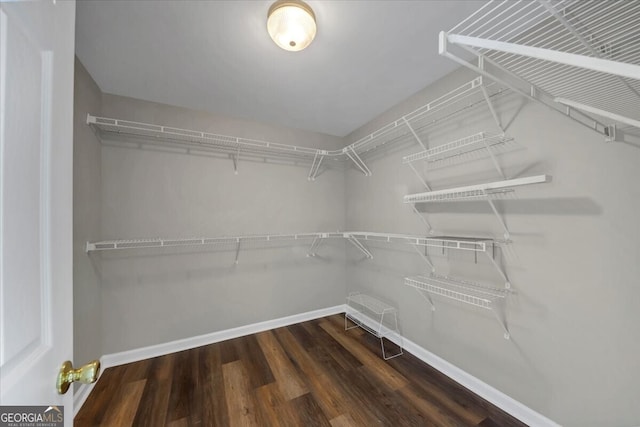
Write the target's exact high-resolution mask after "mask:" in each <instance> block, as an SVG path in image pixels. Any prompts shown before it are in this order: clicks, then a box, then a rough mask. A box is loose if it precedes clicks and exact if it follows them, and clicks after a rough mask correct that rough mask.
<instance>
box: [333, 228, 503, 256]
mask: <svg viewBox="0 0 640 427" xmlns="http://www.w3.org/2000/svg"><path fill="white" fill-rule="evenodd" d="M347 235H348V236H352V237H355V238H357V239H359V240H363V241H372V242H383V243H401V244H409V245H414V246H428V247H436V248H444V249H455V250H463V251H474V252H486V251H488V249H489V248H490V247H491V246H492V245H493V244H494V243H495V241H494V240H493V239H487V238H476V237H453V236H430V237H424V236H412V235H407V234H390V233H375V232H367V231H359V232H349V233H345V236H347Z"/></svg>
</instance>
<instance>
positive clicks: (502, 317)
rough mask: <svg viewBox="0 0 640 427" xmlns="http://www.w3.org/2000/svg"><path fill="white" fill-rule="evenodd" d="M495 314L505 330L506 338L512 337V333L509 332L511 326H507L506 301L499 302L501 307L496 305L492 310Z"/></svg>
mask: <svg viewBox="0 0 640 427" xmlns="http://www.w3.org/2000/svg"><path fill="white" fill-rule="evenodd" d="M491 311H492V312H493V314H494V315H495V317H496V319H497V320H498V323H500V326H502V330H503V331H504V335H503V337H504V339H505V340H508V339H511V334H510V333H509V328H507V316H506V314H505V309H504V303H501V304H499V307H494V308H492V310H491Z"/></svg>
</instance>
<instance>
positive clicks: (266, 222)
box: [97, 94, 346, 353]
mask: <svg viewBox="0 0 640 427" xmlns="http://www.w3.org/2000/svg"><path fill="white" fill-rule="evenodd" d="M102 111H103V114H104V116H106V117H115V118H124V119H128V120H137V121H142V122H150V123H158V124H164V125H168V126H175V127H181V128H189V129H198V130H204V131H210V132H215V133H219V134H227V135H234V136H241V137H245V138H254V139H262V140H267V141H277V142H280V143H285V144H295V145H303V146H313V147H326V148H327V149H334V148H337V147H340V146H341V144H342V140H341V139H339V138H335V137H330V136H326V135H321V134H317V133H311V132H303V131H299V130H294V129H287V128H282V127H276V126H271V125H267V124H261V123H255V122H250V121H243V120H234V119H229V118H225V117H221V116H218V115H213V114H209V113H202V112H196V111H191V110H186V109H182V108H177V107H170V106H166V105H160V104H155V103H150V102H145V101H140V100H135V99H131V98H124V97H119V96H113V95H107V94H105V95H104V96H103V105H102ZM308 169H309V168H308V167H307V166H302V167H300V166H294V165H274V164H265V163H260V162H251V161H243V160H242V157H241V160H240V163H239V173H238V174H237V175H235V174H234V171H233V163H232V161H231V160H229V159H220V158H214V157H210V156H202V155H189V154H179V153H175V152H167V151H163V150H150V149H146V148H143V149H140V148H135V147H134V148H131V146H128V147H124V146H118V145H117V144H113V145H103V149H102V236H103V238H105V239H119V238H136V237H158V236H160V237H192V236H229V235H231V236H233V235H247V234H277V233H292V232H313V231H332V230H338V229H340V230H344V225H345V212H346V210H345V199H344V172H343V171H342V170H329V171H327V172H325V173H323V174H321V175H320V176H319V177H318V178H317V180H316V181H315V182H309V181H308V180H307V174H308ZM309 244H310V242H307V243H305V244H303V245H302V246H297V245H294V246H292V245H290V244H284V245H281V246H279V247H269V248H259V249H258V248H255V247H254V248H252V249H251V248H249V249H247V250H244V249H241V251H240V258H239V264H238V265H235V264H234V259H235V249H234V248H231V250H226V251H208V250H188V249H181V250H172V249H166V250H161V251H153V250H138V251H127V252H117V253H113V254H107V253H102V254H99V255H97V256H98V257H99V261H98V264H99V266H100V267H99V268H100V269H101V272H102V287H101V290H102V302H103V316H102V322H103V348H104V352H105V353H114V352H118V351H124V350H129V349H133V348H138V347H143V346H147V345H152V344H158V343H164V342H168V341H171V340H176V339H181V338H187V337H192V336H195V335H200V334H205V333H210V332H214V331H219V330H225V329H229V328H233V327H237V326H242V325H246V324H251V323H254V322H259V321H264V320H270V319H275V318H279V317H283V316H288V315H293V314H298V313H302V312H306V311H310V310H314V309H320V308H325V307H330V306H334V305H337V304H341V303H343V301H344V297H345V295H344V291H345V256H344V251H345V246H344V243H343V242H336V243H331V244H327V245H324V246H323V247H322V248H321V249H320V250H319V252H318V253H319V255H320V256H319V257H315V258H314V257H311V258H307V257H306V251H307V246H308V245H309Z"/></svg>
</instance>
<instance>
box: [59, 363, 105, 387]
mask: <svg viewBox="0 0 640 427" xmlns="http://www.w3.org/2000/svg"><path fill="white" fill-rule="evenodd" d="M99 373H100V361H99V360H93V361H91V362H89V363H87V364H86V365H83V366H81V367H79V368H77V369H73V364H72V363H71V361H69V360H67V361H66V362H64V363H63V364H62V366H61V367H60V371H59V372H58V379H57V380H56V389H57V390H58V394H65V393H66V392H67V390H69V386H70V385H71V383H73V382H76V381H78V382H81V383H83V384H91V383H94V382H96V380H97V379H98V374H99Z"/></svg>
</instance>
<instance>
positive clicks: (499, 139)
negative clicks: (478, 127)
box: [402, 132, 513, 164]
mask: <svg viewBox="0 0 640 427" xmlns="http://www.w3.org/2000/svg"><path fill="white" fill-rule="evenodd" d="M510 141H513V138H511V137H509V136H505V135H504V134H490V133H486V132H479V133H476V134H473V135H471V136H467V137H465V138H461V139H458V140H455V141H451V142H448V143H446V144H442V145H438V146H437V147H433V148H430V149H428V150H424V151H421V152H419V153H415V154H410V155H408V156H405V157H403V158H402V163H405V164H407V163H413V162H417V161H419V160H423V161H425V162H430V163H431V162H438V161H441V160H445V159H449V158H451V157H455V156H460V155H463V154H467V153H471V152H474V151H477V150H484V149H491V148H493V147H495V146H497V145H501V144H505V143H507V142H510Z"/></svg>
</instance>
